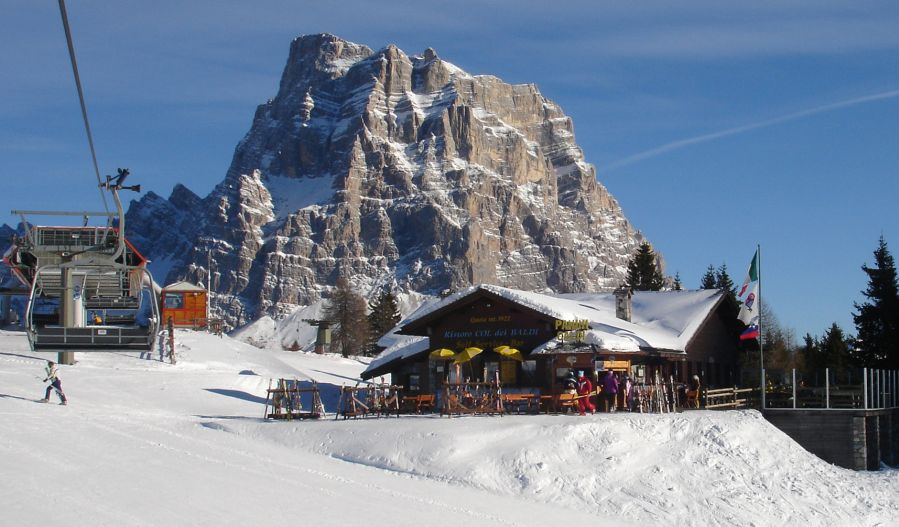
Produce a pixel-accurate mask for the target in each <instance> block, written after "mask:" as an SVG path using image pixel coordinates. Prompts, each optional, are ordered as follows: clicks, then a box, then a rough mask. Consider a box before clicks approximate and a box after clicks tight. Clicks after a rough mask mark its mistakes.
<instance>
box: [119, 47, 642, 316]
mask: <svg viewBox="0 0 899 527" xmlns="http://www.w3.org/2000/svg"><path fill="white" fill-rule="evenodd" d="M129 215H130V216H134V219H133V220H132V219H131V218H129V222H128V223H127V225H128V226H129V228H130V229H131V230H133V231H134V232H135V236H136V237H137V238H139V239H140V241H141V244H147V246H148V248H145V247H144V246H143V245H140V246H139V247H141V249H142V251H143V252H144V253H145V254H149V255H150V256H151V258H154V259H162V260H165V261H167V262H168V263H169V267H168V269H169V271H168V273H167V275H168V277H167V279H166V281H168V282H170V281H173V280H176V279H184V278H186V279H190V280H194V281H204V280H205V276H206V275H207V274H208V273H212V275H213V278H214V288H215V289H216V291H217V292H218V293H219V297H220V298H223V299H224V300H225V301H226V303H227V306H228V312H229V313H230V315H231V316H232V318H233V319H234V320H235V321H236V322H238V321H245V320H248V319H251V318H252V317H254V316H256V315H258V314H262V313H279V312H281V311H283V310H286V309H289V308H290V306H293V305H307V304H310V303H312V302H314V301H316V300H318V299H319V298H321V297H322V296H327V295H328V293H329V290H330V288H331V286H332V285H333V284H334V282H335V281H336V279H337V277H338V276H341V275H343V276H347V277H348V278H349V279H350V280H351V281H352V282H353V283H354V284H356V285H357V286H358V288H359V290H360V291H362V292H367V291H369V290H372V289H374V288H378V287H381V286H383V285H390V286H392V287H398V288H400V289H405V290H409V291H418V292H423V293H428V294H434V293H438V292H440V291H443V290H445V289H456V288H459V287H464V286H467V285H470V284H472V283H481V282H486V283H493V284H497V285H501V286H507V287H514V288H520V289H526V290H541V291H542V290H554V291H559V292H567V291H585V290H597V289H601V288H608V287H614V286H616V285H617V284H618V283H619V282H620V281H621V280H622V278H623V276H624V273H625V269H626V264H627V260H628V257H629V255H630V253H631V252H632V250H633V249H634V248H635V247H636V245H637V244H639V242H640V241H641V240H642V237H641V236H640V235H639V234H638V233H636V232H635V231H634V230H633V229H632V228H631V226H630V224H629V222H628V221H627V219H626V218H625V217H624V215H623V213H622V211H621V209H620V207H619V206H618V204H617V202H616V201H615V199H614V198H613V197H612V196H611V195H610V194H609V193H608V192H607V191H606V189H605V188H604V187H603V186H602V185H601V184H600V183H598V182H597V181H596V173H595V170H594V168H593V166H592V165H590V164H588V163H587V162H586V161H585V160H584V155H583V152H582V151H581V149H580V148H579V147H578V145H577V143H576V142H575V138H574V126H573V123H572V120H571V119H570V118H569V117H568V116H566V115H565V114H564V113H563V112H562V110H561V109H560V108H559V107H558V106H557V105H556V104H555V103H553V102H552V101H550V100H548V99H546V98H545V97H544V96H543V95H542V94H541V93H540V91H539V90H538V89H537V87H536V86H535V85H533V84H520V85H510V84H506V83H504V82H503V81H502V80H500V79H498V78H496V77H492V76H473V75H469V74H468V73H466V72H465V71H464V70H462V69H461V68H459V67H457V66H455V65H453V64H451V63H450V62H447V61H445V60H443V59H441V58H440V57H438V55H437V53H436V52H435V51H434V50H433V49H431V48H428V49H426V50H425V51H424V53H423V54H422V55H414V56H409V55H406V54H405V53H404V52H403V51H402V50H401V49H399V48H398V47H396V46H394V45H388V46H386V47H384V48H382V49H380V50H379V51H377V52H373V51H371V49H369V48H368V47H366V46H362V45H358V44H353V43H351V42H347V41H345V40H342V39H339V38H338V37H335V36H333V35H328V34H319V35H309V36H303V37H299V38H297V39H295V40H294V41H293V42H292V44H291V47H290V56H289V58H288V61H287V65H286V66H285V69H284V74H283V76H282V80H281V86H280V89H279V91H278V93H277V95H276V96H275V97H274V98H273V99H272V100H270V101H268V102H266V103H265V104H262V105H260V106H259V107H258V108H257V111H256V115H255V117H254V120H253V124H252V126H251V128H250V131H249V132H248V133H247V135H246V136H245V137H244V138H243V139H242V140H241V141H240V143H239V144H238V146H237V148H236V149H235V153H234V158H233V159H232V163H231V166H230V168H229V169H228V172H227V174H226V175H225V178H224V180H223V181H222V182H221V183H220V184H219V185H217V186H216V187H215V189H214V190H213V191H212V192H211V193H210V194H209V195H208V196H206V197H205V198H202V199H201V198H199V197H197V196H195V195H194V194H193V193H192V192H190V191H189V190H187V189H186V188H184V187H182V186H180V185H179V186H178V187H176V189H175V190H174V191H173V192H172V196H171V197H170V198H169V199H168V200H160V199H158V196H155V195H152V196H151V195H150V194H148V195H147V196H145V197H144V199H142V200H141V201H140V202H138V203H135V204H132V207H131V209H130V210H129ZM166 221H169V222H171V224H172V225H178V226H179V228H178V232H177V233H173V232H171V231H172V229H171V228H170V227H163V226H164V225H166V223H165V222H166ZM208 254H212V255H213V256H214V258H213V260H214V265H213V268H212V269H207V264H206V261H207V255H208ZM157 274H158V273H157Z"/></svg>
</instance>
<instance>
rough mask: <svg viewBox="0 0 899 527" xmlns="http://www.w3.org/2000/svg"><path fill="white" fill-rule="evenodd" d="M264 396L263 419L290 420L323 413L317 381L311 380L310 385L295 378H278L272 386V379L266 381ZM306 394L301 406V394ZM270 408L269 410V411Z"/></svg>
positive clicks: (317, 417)
mask: <svg viewBox="0 0 899 527" xmlns="http://www.w3.org/2000/svg"><path fill="white" fill-rule="evenodd" d="M266 393H267V395H266V398H265V411H264V414H263V416H264V418H265V419H276V420H282V421H292V420H294V419H319V418H320V417H322V416H323V415H325V407H324V405H322V400H321V395H320V393H319V390H318V383H316V382H315V381H312V384H311V386H301V385H300V381H298V380H297V379H293V380H288V379H278V382H277V384H276V385H275V387H274V388H272V380H271V379H269V381H268V390H267V392H266ZM305 394H308V397H307V406H305V407H304V406H303V395H305ZM269 408H271V411H269Z"/></svg>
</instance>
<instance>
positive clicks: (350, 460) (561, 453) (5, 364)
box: [0, 331, 899, 526]
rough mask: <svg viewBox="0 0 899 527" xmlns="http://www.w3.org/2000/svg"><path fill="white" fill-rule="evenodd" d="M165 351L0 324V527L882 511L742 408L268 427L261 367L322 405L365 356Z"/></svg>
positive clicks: (190, 346) (773, 520)
mask: <svg viewBox="0 0 899 527" xmlns="http://www.w3.org/2000/svg"><path fill="white" fill-rule="evenodd" d="M177 338H178V342H179V360H178V364H177V365H174V366H173V365H170V364H164V363H160V362H157V361H147V360H141V359H139V358H138V357H137V355H136V354H133V353H95V354H85V353H80V354H77V360H78V363H77V364H76V365H74V366H62V367H61V377H62V381H63V386H64V388H65V389H66V392H67V395H68V396H69V399H70V405H69V406H67V407H61V406H57V405H55V404H49V405H48V404H39V403H36V402H34V400H35V399H37V398H39V397H41V396H42V395H43V393H42V388H43V384H42V383H41V382H40V379H41V378H42V377H41V375H42V373H43V372H42V368H43V362H42V358H46V357H48V356H49V357H51V358H52V357H54V356H55V355H46V354H45V355H40V356H39V355H37V354H34V353H31V352H29V351H28V345H27V341H26V339H25V337H24V335H22V334H21V333H13V332H0V350H3V351H2V352H0V437H3V440H2V441H0V466H2V467H3V468H4V475H5V476H6V477H4V478H2V479H0V503H2V507H0V524H2V525H33V524H37V523H40V524H41V525H42V526H53V525H66V526H82V525H84V526H88V525H90V526H94V525H116V526H123V525H216V526H218V525H244V524H256V525H270V524H274V523H276V522H282V521H284V520H286V519H291V520H295V521H299V522H300V523H302V524H304V525H324V526H330V525H343V526H346V525H355V524H362V523H371V521H373V520H374V521H376V522H378V523H382V522H384V521H387V520H388V519H389V521H390V522H391V524H392V525H416V526H420V525H422V524H433V525H450V524H452V525H457V524H458V525H462V524H464V525H491V526H496V525H533V526H550V525H558V524H567V523H568V522H590V523H591V524H592V523H599V524H603V525H605V524H610V523H612V522H614V524H615V525H627V524H633V525H670V524H674V525H685V526H692V525H722V526H723V525H746V526H748V525H785V524H793V523H797V522H800V521H801V523H802V524H811V525H870V526H874V525H893V524H895V523H894V519H895V518H896V517H897V516H899V510H897V509H899V472H897V471H894V470H884V471H881V472H874V473H870V472H853V471H849V470H845V469H841V468H837V467H834V466H832V465H828V464H826V463H824V462H822V461H821V460H819V459H817V458H816V457H814V456H812V455H811V454H809V453H807V452H805V451H804V450H803V449H802V448H800V447H799V446H798V445H797V444H796V443H794V442H793V441H792V440H790V439H789V438H788V437H787V436H785V435H784V434H782V433H781V432H779V431H778V430H777V429H776V428H774V427H772V426H771V425H770V424H768V423H767V422H766V421H765V420H764V419H762V418H761V416H760V415H759V414H758V413H757V412H752V411H745V412H706V411H693V412H687V413H682V414H673V415H671V414H669V415H640V414H623V413H622V414H611V415H594V416H588V417H574V416H545V415H540V416H506V417H466V418H453V419H448V418H440V417H430V416H407V417H402V418H399V419H397V418H391V419H380V420H377V419H367V420H363V419H358V420H349V421H343V420H339V421H335V420H333V419H330V418H329V419H323V420H318V421H303V422H297V421H293V422H269V421H264V420H263V419H261V416H262V414H263V406H264V399H265V391H266V388H267V387H268V383H269V379H271V378H278V377H287V378H297V379H307V380H308V379H315V380H316V381H318V383H319V385H320V386H321V387H322V389H323V390H324V392H325V394H326V397H325V399H326V400H325V405H326V407H327V409H328V410H329V411H333V410H334V408H335V406H334V405H335V404H336V399H335V394H336V393H337V390H338V388H339V386H340V385H341V384H344V383H346V384H355V382H356V381H357V380H358V375H359V373H360V372H361V371H362V370H363V369H364V368H365V367H366V364H365V362H364V361H359V360H355V359H344V358H342V357H339V356H333V355H329V356H321V355H314V354H309V353H303V352H297V353H290V352H283V351H276V350H260V349H258V348H254V347H252V346H249V345H247V344H244V343H242V342H239V341H237V340H234V339H230V338H228V337H224V338H218V337H214V336H211V335H207V334H203V333H193V332H188V331H178V332H177Z"/></svg>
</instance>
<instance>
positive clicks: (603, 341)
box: [366, 284, 722, 372]
mask: <svg viewBox="0 0 899 527" xmlns="http://www.w3.org/2000/svg"><path fill="white" fill-rule="evenodd" d="M479 290H482V291H487V292H490V293H493V294H495V295H498V296H500V297H502V298H504V299H506V300H509V301H510V302H514V303H516V304H519V305H522V306H525V307H528V308H530V309H532V310H534V311H537V312H539V313H542V314H544V315H546V316H549V317H552V318H555V319H557V320H587V321H588V322H589V327H590V329H589V330H588V331H587V332H586V336H585V342H586V343H587V344H594V345H596V346H597V347H598V348H600V349H602V350H606V351H614V352H635V351H639V350H641V349H655V350H664V351H675V352H685V351H686V347H687V345H688V344H689V342H690V341H691V340H692V338H693V336H694V335H695V334H696V332H697V331H698V330H699V329H700V327H702V324H703V323H704V322H705V320H706V319H707V318H708V316H709V314H710V313H711V312H712V310H713V309H714V308H715V306H717V305H718V303H719V302H720V301H721V298H722V296H721V293H720V291H718V290H714V289H702V290H695V291H636V292H634V294H633V298H632V308H633V309H632V314H631V321H630V322H628V321H626V320H622V319H620V318H618V317H617V316H616V312H615V294H614V293H611V292H608V293H573V294H552V293H534V292H529V291H518V290H515V289H508V288H505V287H499V286H495V285H488V284H481V285H477V286H472V287H469V288H466V289H464V290H462V291H459V292H457V293H455V294H453V295H450V296H448V297H446V298H444V299H442V300H440V301H437V302H433V303H430V304H426V305H424V306H422V307H421V308H420V309H418V310H417V311H416V312H414V313H413V314H412V315H410V316H409V317H408V318H406V319H405V320H403V321H401V322H400V324H399V325H398V326H397V327H396V328H394V330H393V331H391V332H390V333H388V334H387V335H385V336H384V337H383V338H382V339H381V341H379V344H380V345H382V346H387V349H385V350H384V351H383V352H382V353H381V354H380V355H379V356H378V357H377V358H376V359H375V360H374V361H372V362H371V364H370V365H369V367H368V369H367V370H366V372H367V371H371V370H375V369H376V368H380V367H383V365H386V364H387V363H390V362H394V361H397V360H401V359H405V358H409V357H412V356H413V355H416V354H418V353H422V352H424V351H426V350H427V349H428V338H427V337H413V336H403V335H399V334H398V332H399V331H400V330H401V329H402V328H404V327H406V326H408V325H410V324H412V323H413V322H415V321H417V320H420V319H422V318H424V317H426V316H428V315H431V314H432V313H435V312H436V311H438V310H440V309H443V308H447V307H448V306H451V305H453V304H455V303H456V302H458V301H459V300H461V299H463V298H465V297H467V296H469V295H471V294H473V293H475V292H476V291H479ZM556 345H557V341H556V340H555V339H551V340H549V341H548V342H546V343H544V344H543V345H541V346H538V347H537V348H536V349H534V350H533V353H551V352H552V351H553V350H554V349H555V347H556Z"/></svg>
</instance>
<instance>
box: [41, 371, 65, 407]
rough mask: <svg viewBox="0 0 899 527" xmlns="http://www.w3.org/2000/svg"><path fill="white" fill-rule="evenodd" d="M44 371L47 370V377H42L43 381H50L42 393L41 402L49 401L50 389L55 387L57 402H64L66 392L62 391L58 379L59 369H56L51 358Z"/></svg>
mask: <svg viewBox="0 0 899 527" xmlns="http://www.w3.org/2000/svg"><path fill="white" fill-rule="evenodd" d="M45 371H46V372H47V377H46V378H45V379H44V382H47V381H50V386H47V393H45V394H44V398H43V399H41V402H42V403H48V402H50V390H54V389H55V390H56V395H58V396H59V404H63V405H64V404H66V394H64V393H63V392H62V382H60V380H59V371H58V370H57V369H56V364H55V363H54V362H53V361H52V360H48V361H47V367H46V369H45Z"/></svg>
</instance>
